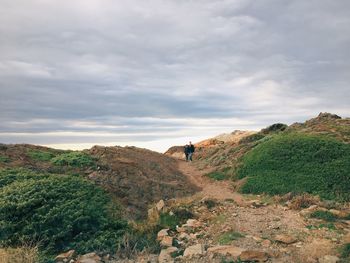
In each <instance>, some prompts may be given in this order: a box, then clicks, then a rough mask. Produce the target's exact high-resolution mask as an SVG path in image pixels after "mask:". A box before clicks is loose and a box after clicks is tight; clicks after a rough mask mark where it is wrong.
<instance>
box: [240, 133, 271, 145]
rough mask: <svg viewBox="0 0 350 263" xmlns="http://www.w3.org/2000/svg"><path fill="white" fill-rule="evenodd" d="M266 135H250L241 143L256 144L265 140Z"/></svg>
mask: <svg viewBox="0 0 350 263" xmlns="http://www.w3.org/2000/svg"><path fill="white" fill-rule="evenodd" d="M264 137H265V135H264V134H262V133H254V134H251V135H248V136H246V137H243V138H242V139H241V140H240V141H239V143H240V144H246V143H251V142H256V141H259V140H261V139H262V138H264Z"/></svg>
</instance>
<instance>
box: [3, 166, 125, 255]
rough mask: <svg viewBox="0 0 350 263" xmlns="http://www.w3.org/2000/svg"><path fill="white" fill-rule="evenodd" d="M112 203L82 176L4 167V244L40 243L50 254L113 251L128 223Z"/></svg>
mask: <svg viewBox="0 0 350 263" xmlns="http://www.w3.org/2000/svg"><path fill="white" fill-rule="evenodd" d="M110 200H111V198H110V197H109V196H108V194H107V193H106V192H105V191H104V190H102V189H101V188H99V187H97V186H95V185H94V184H93V183H91V182H89V181H87V180H85V179H83V178H81V177H77V176H67V175H55V174H43V173H36V172H33V171H30V170H26V169H2V170H0V246H5V247H6V246H12V247H16V246H18V245H21V243H22V242H25V243H26V242H29V243H30V242H39V243H40V249H41V252H42V253H44V254H57V253H59V252H62V251H67V250H69V249H72V248H74V249H75V250H77V252H78V253H85V252H91V251H101V252H112V251H113V250H114V249H116V245H117V243H118V241H119V240H120V238H121V236H122V235H123V234H124V233H125V231H126V229H127V224H126V222H125V221H124V220H122V219H121V216H120V207H119V206H116V205H114V204H113V203H111V201H110ZM112 215H114V216H112Z"/></svg>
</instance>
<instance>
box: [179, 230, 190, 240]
mask: <svg viewBox="0 0 350 263" xmlns="http://www.w3.org/2000/svg"><path fill="white" fill-rule="evenodd" d="M178 238H179V239H180V240H189V239H190V236H189V235H188V234H187V233H184V232H182V233H181V234H180V235H179V236H178Z"/></svg>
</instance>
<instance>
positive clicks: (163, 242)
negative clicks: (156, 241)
mask: <svg viewBox="0 0 350 263" xmlns="http://www.w3.org/2000/svg"><path fill="white" fill-rule="evenodd" d="M173 240H174V238H172V237H170V236H165V237H163V239H162V240H161V241H160V245H161V246H162V247H171V246H172V245H173Z"/></svg>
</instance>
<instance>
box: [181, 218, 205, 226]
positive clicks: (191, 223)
mask: <svg viewBox="0 0 350 263" xmlns="http://www.w3.org/2000/svg"><path fill="white" fill-rule="evenodd" d="M201 226H202V223H201V222H199V221H198V220H196V219H188V220H187V222H186V224H184V225H183V227H190V228H197V227H201Z"/></svg>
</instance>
